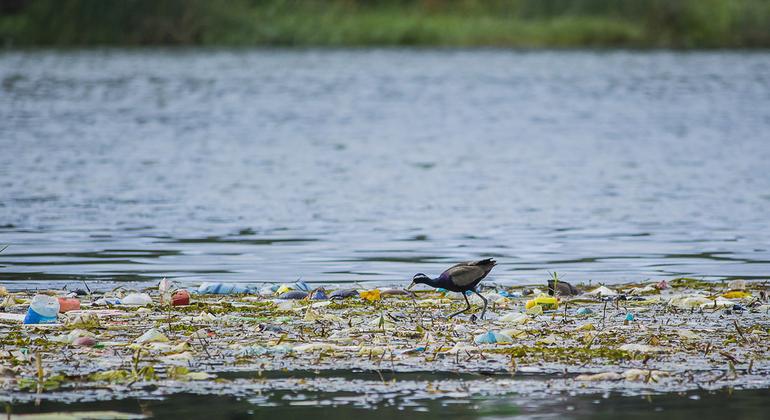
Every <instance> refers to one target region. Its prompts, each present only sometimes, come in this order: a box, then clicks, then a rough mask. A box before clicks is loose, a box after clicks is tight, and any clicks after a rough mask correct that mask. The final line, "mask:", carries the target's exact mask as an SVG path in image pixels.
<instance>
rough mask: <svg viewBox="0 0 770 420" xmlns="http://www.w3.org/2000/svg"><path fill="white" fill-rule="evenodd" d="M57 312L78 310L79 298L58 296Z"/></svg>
mask: <svg viewBox="0 0 770 420" xmlns="http://www.w3.org/2000/svg"><path fill="white" fill-rule="evenodd" d="M58 300H59V313H61V314H63V313H65V312H69V311H77V310H80V299H78V298H61V297H60V298H58Z"/></svg>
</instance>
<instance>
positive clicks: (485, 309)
mask: <svg viewBox="0 0 770 420" xmlns="http://www.w3.org/2000/svg"><path fill="white" fill-rule="evenodd" d="M473 293H475V294H477V295H478V296H479V297H480V298H481V300H483V301H484V309H483V310H482V311H481V316H480V317H479V318H481V319H484V314H485V313H487V304H488V303H489V302H488V301H487V298H485V297H484V296H481V293H479V292H478V291H476V289H473ZM463 295H464V294H463ZM465 300H466V301H467V300H468V298H465Z"/></svg>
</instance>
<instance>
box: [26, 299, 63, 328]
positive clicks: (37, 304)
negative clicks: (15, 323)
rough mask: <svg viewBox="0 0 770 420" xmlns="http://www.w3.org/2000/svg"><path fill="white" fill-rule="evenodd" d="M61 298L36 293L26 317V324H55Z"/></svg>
mask: <svg viewBox="0 0 770 420" xmlns="http://www.w3.org/2000/svg"><path fill="white" fill-rule="evenodd" d="M58 313H59V300H58V299H56V298H55V297H53V296H48V295H35V297H33V298H32V302H31V303H30V305H29V308H28V309H27V316H25V317H24V323H25V324H55V323H56V314H58Z"/></svg>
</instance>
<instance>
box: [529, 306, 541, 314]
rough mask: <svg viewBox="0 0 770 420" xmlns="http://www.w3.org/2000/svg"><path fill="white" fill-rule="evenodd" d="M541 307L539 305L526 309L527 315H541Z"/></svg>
mask: <svg viewBox="0 0 770 420" xmlns="http://www.w3.org/2000/svg"><path fill="white" fill-rule="evenodd" d="M542 314H543V307H542V306H541V305H535V306H532V307H530V308H527V315H542Z"/></svg>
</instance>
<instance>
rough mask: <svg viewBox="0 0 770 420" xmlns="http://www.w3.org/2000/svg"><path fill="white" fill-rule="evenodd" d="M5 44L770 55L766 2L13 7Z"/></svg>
mask: <svg viewBox="0 0 770 420" xmlns="http://www.w3.org/2000/svg"><path fill="white" fill-rule="evenodd" d="M0 40H2V42H3V43H4V44H5V45H6V46H90V45H222V46H398V45H416V46H459V47H476V46H495V47H497V46H499V47H640V48H644V47H650V48H658V47H661V48H766V47H769V46H770V1H767V0H647V1H638V0H328V1H313V0H304V1H303V0H223V1H217V2H212V1H208V0H5V1H2V2H0Z"/></svg>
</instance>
